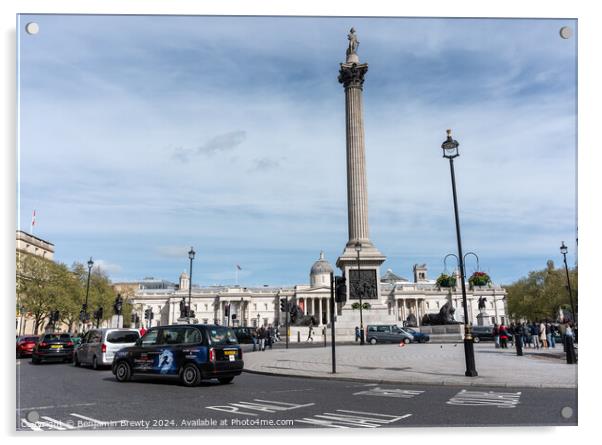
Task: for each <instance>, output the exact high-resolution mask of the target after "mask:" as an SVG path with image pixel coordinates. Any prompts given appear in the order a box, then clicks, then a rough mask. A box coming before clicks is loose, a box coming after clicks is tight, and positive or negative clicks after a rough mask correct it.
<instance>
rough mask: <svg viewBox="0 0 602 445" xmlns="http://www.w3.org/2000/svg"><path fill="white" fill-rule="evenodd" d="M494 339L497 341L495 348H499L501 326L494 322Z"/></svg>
mask: <svg viewBox="0 0 602 445" xmlns="http://www.w3.org/2000/svg"><path fill="white" fill-rule="evenodd" d="M492 334H493V340H494V341H495V348H496V349H498V348H499V347H500V328H499V326H498V325H497V323H493V331H492Z"/></svg>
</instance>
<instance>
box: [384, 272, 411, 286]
mask: <svg viewBox="0 0 602 445" xmlns="http://www.w3.org/2000/svg"><path fill="white" fill-rule="evenodd" d="M380 281H381V282H383V283H392V284H394V283H397V282H399V281H408V279H407V278H404V277H400V276H399V275H396V274H394V273H393V271H392V270H391V269H387V271H386V272H385V274H384V275H383V276H382V277H381V278H380Z"/></svg>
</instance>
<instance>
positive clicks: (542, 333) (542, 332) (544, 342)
mask: <svg viewBox="0 0 602 445" xmlns="http://www.w3.org/2000/svg"><path fill="white" fill-rule="evenodd" d="M538 327H539V343H540V344H541V347H542V348H547V347H548V339H547V334H546V325H545V324H544V322H543V320H540V321H539V326H538Z"/></svg>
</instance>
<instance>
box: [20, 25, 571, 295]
mask: <svg viewBox="0 0 602 445" xmlns="http://www.w3.org/2000/svg"><path fill="white" fill-rule="evenodd" d="M29 22H36V23H38V25H39V32H38V33H37V34H35V35H29V34H27V33H26V32H25V31H24V27H25V24H27V23H29ZM352 26H353V27H355V29H356V31H357V35H358V38H359V41H360V46H359V50H358V55H359V57H360V59H361V61H362V62H367V63H368V65H369V68H368V73H367V74H366V79H365V83H364V123H365V141H366V162H367V182H368V200H369V222H370V237H371V240H372V241H373V243H374V244H375V246H376V247H377V248H378V249H379V250H380V251H381V252H382V253H383V254H384V255H386V256H387V261H386V262H385V263H384V264H383V266H382V269H383V272H384V270H386V269H389V268H390V269H392V270H393V271H394V272H395V273H397V274H398V275H401V276H403V277H406V278H411V275H412V272H411V270H412V265H413V264H416V263H420V264H422V263H426V264H427V266H428V267H429V277H430V278H432V279H434V278H436V277H437V275H439V274H440V273H441V272H443V271H445V270H446V271H448V272H449V271H451V268H452V267H453V266H452V265H451V264H450V263H448V264H447V266H445V265H444V264H443V257H445V255H446V254H448V253H455V252H456V248H457V246H456V234H455V226H454V215H453V201H452V191H451V179H450V171H449V162H448V161H447V160H445V159H444V158H442V151H441V148H440V146H441V143H442V142H443V140H444V139H445V136H446V134H445V130H446V129H447V128H452V129H453V135H454V138H455V139H457V140H458V141H459V142H460V148H459V149H460V157H459V158H457V159H456V160H455V162H454V165H455V173H456V184H457V189H458V197H459V210H460V220H461V227H462V243H463V247H464V251H465V252H469V251H471V252H475V253H476V254H477V255H478V257H479V265H478V266H479V269H480V270H484V271H486V272H488V273H489V274H490V275H491V277H492V279H493V281H494V282H495V283H498V284H509V283H511V282H513V281H515V280H517V279H518V278H520V277H522V276H525V275H526V274H527V273H528V272H529V271H530V270H536V269H542V268H544V267H545V264H546V261H547V260H548V259H552V260H554V261H555V263H556V264H557V266H560V265H561V261H562V256H561V255H560V251H559V247H560V243H561V241H565V243H566V244H567V246H568V247H569V255H568V258H567V260H568V262H569V265H571V266H572V265H573V264H575V262H576V256H575V252H576V242H575V240H576V237H577V229H576V226H577V219H576V204H577V203H576V180H577V177H576V175H577V172H576V167H577V166H576V154H577V153H576V150H577V148H576V147H577V145H576V135H577V133H576V123H577V114H576V109H577V103H576V93H577V85H576V63H577V50H576V45H577V39H576V37H575V34H576V33H577V29H576V26H577V24H576V21H575V20H552V19H428V18H423V19H419V18H390V17H389V18H333V17H325V18H316V17H311V18H305V17H288V18H286V17H202V16H196V17H194V16H179V17H178V16H170V17H167V16H93V15H85V16H82V15H71V16H69V15H37V16H36V15H22V16H20V19H19V22H18V43H19V47H18V64H17V67H18V105H19V109H18V113H19V116H18V118H19V131H18V146H19V151H18V176H17V179H18V185H17V187H18V188H17V192H18V201H17V204H18V209H17V213H18V218H19V221H18V224H19V228H20V229H22V230H25V231H28V232H29V231H30V222H31V216H32V212H33V210H34V209H35V211H36V225H35V228H34V235H36V236H39V237H41V238H43V239H45V240H48V241H50V242H52V243H54V245H55V259H56V260H57V261H60V262H64V263H66V264H69V265H70V264H72V263H73V262H74V261H79V262H85V261H87V260H88V258H89V257H92V258H93V259H94V261H95V263H96V264H97V265H98V266H100V268H101V269H103V270H104V271H105V272H107V273H108V274H109V276H110V277H111V279H112V280H113V281H134V280H139V279H142V278H144V277H151V276H152V277H155V278H161V279H166V280H170V281H174V282H175V281H177V279H178V276H179V274H180V273H181V272H182V271H184V270H188V267H189V260H188V255H187V252H188V250H189V249H190V246H194V248H195V251H196V252H197V255H196V258H195V260H194V265H193V268H194V269H193V282H194V283H196V284H199V285H213V284H224V285H228V284H234V283H235V276H236V275H235V269H236V264H238V265H240V267H241V268H242V270H241V271H240V272H239V283H240V284H241V285H248V286H254V285H264V284H268V285H271V286H279V285H293V284H303V283H308V282H309V276H308V275H309V269H310V267H311V265H312V264H313V262H314V261H315V260H317V259H318V257H319V254H320V251H321V250H323V251H324V253H325V257H326V259H328V260H329V261H330V262H331V263H332V264H333V265H334V263H335V262H336V259H337V257H338V256H339V255H340V254H341V253H342V251H343V248H344V246H345V243H346V242H347V239H348V234H347V210H346V206H347V202H346V177H345V174H346V167H345V102H344V89H343V87H342V85H340V84H339V83H338V81H337V76H338V69H339V63H341V62H343V61H344V58H345V50H346V48H347V33H348V31H349V28H351V27H352ZM562 26H570V27H571V28H572V29H573V34H574V35H573V37H572V38H570V39H562V38H561V37H560V35H559V30H560V28H561V27H562ZM466 269H467V272H468V273H472V272H473V271H475V270H476V269H477V264H476V262H475V261H474V257H471V256H469V257H467V264H466Z"/></svg>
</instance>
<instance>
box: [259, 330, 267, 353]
mask: <svg viewBox="0 0 602 445" xmlns="http://www.w3.org/2000/svg"><path fill="white" fill-rule="evenodd" d="M265 336H266V332H265V328H264V327H263V326H261V327H260V328H259V350H260V351H265Z"/></svg>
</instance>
